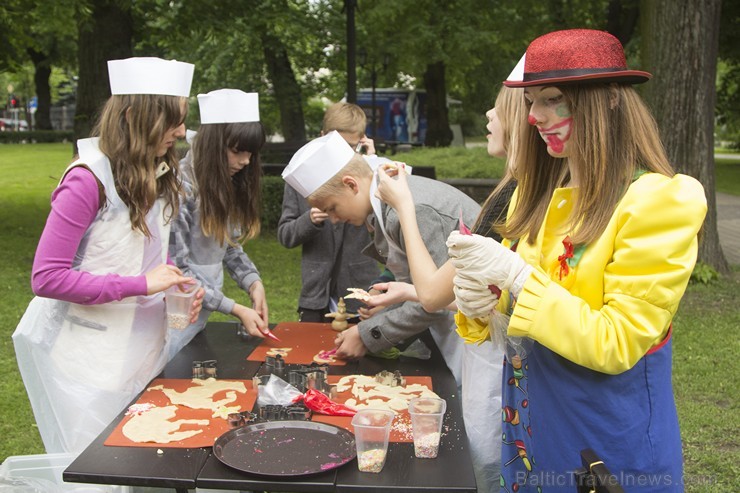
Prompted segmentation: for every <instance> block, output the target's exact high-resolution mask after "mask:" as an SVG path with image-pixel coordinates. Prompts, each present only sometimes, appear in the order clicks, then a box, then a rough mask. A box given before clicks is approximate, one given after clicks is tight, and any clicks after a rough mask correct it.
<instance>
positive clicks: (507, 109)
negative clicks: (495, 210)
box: [472, 86, 525, 232]
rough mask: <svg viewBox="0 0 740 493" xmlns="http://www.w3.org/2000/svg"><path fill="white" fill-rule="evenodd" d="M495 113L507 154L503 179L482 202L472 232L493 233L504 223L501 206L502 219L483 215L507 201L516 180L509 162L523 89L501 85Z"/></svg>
mask: <svg viewBox="0 0 740 493" xmlns="http://www.w3.org/2000/svg"><path fill="white" fill-rule="evenodd" d="M494 108H495V110H496V118H498V119H499V122H501V130H502V132H503V146H504V152H506V168H505V169H504V176H503V177H501V180H500V181H499V182H498V184H497V185H496V186H495V187H494V189H493V190H492V191H491V193H490V194H489V195H488V197H487V198H486V200H485V202H483V206H482V207H481V213H480V214H479V215H478V218H477V219H476V220H475V224H474V225H473V228H472V230H473V231H476V232H477V231H481V230H482V231H489V230H491V229H493V230H496V229H497V228H498V225H500V224H503V222H504V221H505V220H506V217H505V214H503V213H504V211H506V210H507V209H508V208H507V207H502V208H500V209H501V212H502V217H490V216H488V215H487V214H486V212H487V211H488V210H489V208H491V207H492V206H493V204H494V203H495V202H497V201H499V200H508V197H505V196H504V194H505V195H509V193H510V189H511V187H512V185H511V182H513V181H514V180H515V174H514V172H513V170H512V169H511V168H512V166H511V163H513V162H514V156H515V155H516V149H517V142H518V138H517V137H518V135H519V128H518V125H519V122H520V121H521V120H522V119H524V113H525V110H524V108H525V106H524V91H523V90H522V89H516V88H512V87H506V86H501V89H500V90H499V92H498V96H496V102H495V103H494ZM489 219H490V220H492V221H493V222H492V223H491V224H481V222H482V221H484V220H486V221H487V220H489Z"/></svg>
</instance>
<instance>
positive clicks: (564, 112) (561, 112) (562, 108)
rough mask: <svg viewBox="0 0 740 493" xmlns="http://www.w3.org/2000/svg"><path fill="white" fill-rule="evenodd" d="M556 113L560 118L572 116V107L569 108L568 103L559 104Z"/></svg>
mask: <svg viewBox="0 0 740 493" xmlns="http://www.w3.org/2000/svg"><path fill="white" fill-rule="evenodd" d="M555 114H556V115H558V116H559V117H560V118H568V117H569V116H570V108H568V105H567V104H559V105H558V107H557V108H555Z"/></svg>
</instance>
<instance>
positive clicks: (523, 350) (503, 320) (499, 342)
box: [459, 209, 532, 361]
mask: <svg viewBox="0 0 740 493" xmlns="http://www.w3.org/2000/svg"><path fill="white" fill-rule="evenodd" d="M459 231H460V234H461V235H466V236H467V235H472V234H473V233H472V232H471V231H470V229H468V227H467V226H465V223H463V216H462V209H460V228H459ZM488 289H489V290H490V291H491V293H493V294H494V295H496V297H497V298H499V299H501V290H500V289H499V288H498V286H496V285H495V284H489V285H488ZM488 324H489V327H490V329H489V330H490V336H491V342H493V344H494V347H504V349H505V351H506V355H507V357H508V359H509V361H513V360H514V357H518V358H520V360H522V359H524V358H526V357H527V354H528V352H529V350H530V348H531V347H532V340H531V339H529V338H527V337H515V336H509V335H508V334H507V331H508V330H507V327H508V325H509V317H508V316H507V315H504V314H502V313H500V312H498V311H497V310H492V311H491V315H490V317H489V319H488Z"/></svg>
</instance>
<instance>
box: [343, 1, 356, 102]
mask: <svg viewBox="0 0 740 493" xmlns="http://www.w3.org/2000/svg"><path fill="white" fill-rule="evenodd" d="M356 8H357V0H344V9H343V10H344V11H345V12H346V14H347V102H348V103H357V73H356V71H355V9H356Z"/></svg>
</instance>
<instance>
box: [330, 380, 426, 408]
mask: <svg viewBox="0 0 740 493" xmlns="http://www.w3.org/2000/svg"><path fill="white" fill-rule="evenodd" d="M348 390H351V391H352V396H353V397H352V398H350V399H347V401H346V402H345V403H344V404H345V405H347V406H349V407H352V408H355V409H365V408H372V409H388V410H391V411H393V412H395V413H398V412H401V411H404V410H406V409H408V407H409V401H410V400H411V399H413V398H414V397H439V396H438V395H437V394H435V393H434V392H432V391H431V390H430V389H429V387H427V386H426V385H422V384H419V383H412V384H408V385H405V386H395V387H391V386H389V385H383V384H382V383H379V382H377V381H376V380H375V377H369V376H367V375H347V376H344V377H342V378H340V379H339V382H337V393H340V394H341V393H342V392H347V391H348Z"/></svg>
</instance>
